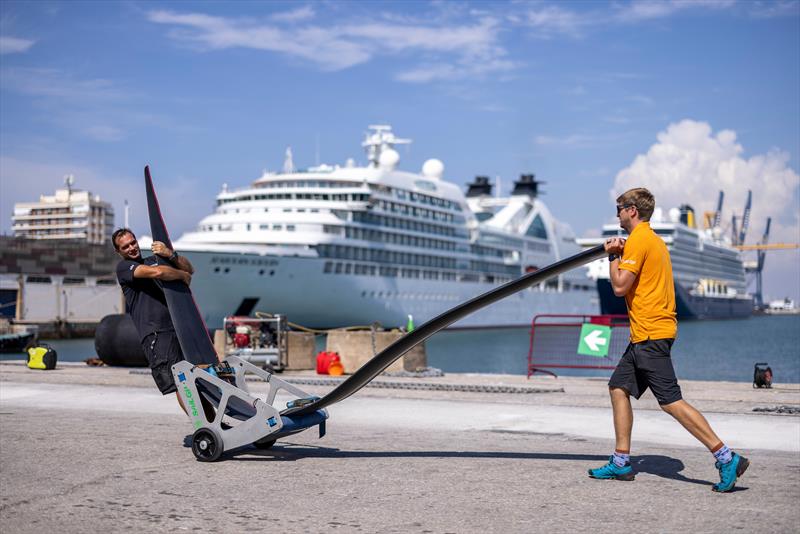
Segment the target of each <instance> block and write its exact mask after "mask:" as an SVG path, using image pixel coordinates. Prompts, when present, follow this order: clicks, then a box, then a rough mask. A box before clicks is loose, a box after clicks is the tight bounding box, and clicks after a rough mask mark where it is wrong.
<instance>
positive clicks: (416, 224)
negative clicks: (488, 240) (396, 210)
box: [353, 211, 468, 238]
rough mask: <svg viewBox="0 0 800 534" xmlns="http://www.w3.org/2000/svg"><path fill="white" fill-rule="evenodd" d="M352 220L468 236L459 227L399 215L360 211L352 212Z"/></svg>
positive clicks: (415, 230) (455, 235) (432, 232)
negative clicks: (391, 215) (388, 215)
mask: <svg viewBox="0 0 800 534" xmlns="http://www.w3.org/2000/svg"><path fill="white" fill-rule="evenodd" d="M353 222H359V223H364V224H374V225H377V226H385V227H387V228H400V229H403V230H411V231H414V232H420V233H423V234H435V235H444V236H449V237H463V238H467V237H468V235H467V233H466V231H465V230H462V229H461V228H460V227H452V226H442V225H439V224H431V223H426V222H420V221H414V220H408V219H401V218H399V217H387V216H385V215H376V214H374V213H365V212H360V211H357V212H354V213H353Z"/></svg>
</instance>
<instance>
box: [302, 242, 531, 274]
mask: <svg viewBox="0 0 800 534" xmlns="http://www.w3.org/2000/svg"><path fill="white" fill-rule="evenodd" d="M316 249H317V252H318V254H319V255H320V257H322V258H335V259H343V260H356V261H368V262H376V263H384V264H385V263H388V264H392V265H411V266H421V267H433V268H442V269H465V270H467V269H469V270H471V271H480V272H487V273H492V275H493V276H498V275H499V276H507V277H511V278H514V277H516V276H519V274H520V269H519V267H518V266H515V265H504V264H501V263H490V262H487V261H478V260H471V261H470V262H469V264H468V265H467V264H466V263H461V264H459V263H457V262H456V260H455V259H454V258H444V257H440V256H428V255H424V254H410V253H406V252H397V251H393V250H374V249H369V248H361V247H349V246H346V245H328V244H322V245H317V246H316ZM511 278H509V279H511Z"/></svg>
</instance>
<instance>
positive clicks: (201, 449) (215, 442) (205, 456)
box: [192, 428, 223, 462]
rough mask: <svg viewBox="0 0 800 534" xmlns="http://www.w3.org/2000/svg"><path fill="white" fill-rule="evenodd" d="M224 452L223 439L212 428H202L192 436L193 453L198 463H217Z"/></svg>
mask: <svg viewBox="0 0 800 534" xmlns="http://www.w3.org/2000/svg"><path fill="white" fill-rule="evenodd" d="M222 450H223V446H222V438H220V437H219V435H218V434H217V433H216V432H214V431H213V430H211V429H210V428H201V429H199V430H196V431H195V433H194V434H192V452H193V453H194V457H195V458H197V460H198V461H200V462H216V461H217V460H219V457H220V456H222Z"/></svg>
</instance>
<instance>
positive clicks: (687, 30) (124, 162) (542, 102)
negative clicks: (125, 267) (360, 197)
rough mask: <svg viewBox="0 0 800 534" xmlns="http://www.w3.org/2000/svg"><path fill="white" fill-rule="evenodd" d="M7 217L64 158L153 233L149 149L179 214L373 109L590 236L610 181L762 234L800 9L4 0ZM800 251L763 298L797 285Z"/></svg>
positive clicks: (795, 201) (787, 209)
mask: <svg viewBox="0 0 800 534" xmlns="http://www.w3.org/2000/svg"><path fill="white" fill-rule="evenodd" d="M0 9H1V11H0V197H2V198H0V228H1V229H2V231H4V232H8V231H9V230H10V216H11V210H12V207H13V203H14V202H20V201H30V200H33V199H35V198H37V197H38V195H39V194H42V193H48V194H49V193H51V192H52V191H53V190H54V189H55V188H56V187H59V186H60V185H61V182H62V177H63V176H64V175H65V174H68V173H71V174H74V175H75V177H76V186H77V187H78V188H85V189H89V190H91V191H92V192H93V193H96V194H99V195H101V196H102V197H103V198H105V199H108V200H110V201H111V202H112V203H113V204H114V205H115V207H116V210H117V222H118V223H121V222H122V211H123V210H122V205H123V201H124V199H128V200H129V201H130V202H131V206H132V211H131V213H132V221H131V225H132V226H133V227H134V229H135V230H139V231H142V232H144V231H146V224H147V222H146V218H145V211H144V201H143V188H142V187H141V185H142V182H141V173H142V167H143V166H144V165H145V164H147V163H149V164H150V165H151V166H152V169H153V173H154V178H155V180H156V185H157V187H158V189H159V191H160V194H161V197H162V204H164V209H165V212H166V214H165V217H166V219H167V222H168V224H169V226H170V227H171V232H172V234H174V235H176V236H177V235H180V234H181V233H182V232H183V231H185V230H188V229H190V228H192V227H193V226H194V224H195V223H196V222H197V221H198V220H199V219H200V218H201V217H202V216H203V215H205V214H206V213H207V212H208V211H209V210H210V208H211V206H212V204H213V199H214V195H215V194H216V193H217V192H218V191H219V190H220V186H221V184H222V183H223V182H226V183H228V184H230V185H231V186H244V185H246V184H247V183H249V182H250V181H251V180H253V179H255V178H257V177H258V176H259V175H260V174H261V172H262V170H263V169H279V168H280V166H281V164H282V160H283V153H284V150H285V148H286V147H287V146H291V147H292V149H293V152H294V155H295V162H296V164H297V165H298V166H301V167H302V166H307V165H313V164H315V163H316V160H317V154H319V160H320V161H321V162H326V163H343V162H344V160H345V159H346V158H348V157H354V158H356V159H357V160H360V161H362V162H363V160H364V158H363V154H362V153H361V148H360V142H361V139H362V136H363V133H364V132H365V130H366V127H367V125H369V124H374V123H388V124H391V125H392V126H393V127H394V130H395V132H396V134H397V135H399V136H402V137H409V138H412V139H413V140H414V143H413V144H412V145H411V146H410V147H409V148H408V149H406V148H405V147H403V148H401V149H400V154H401V157H402V160H401V168H404V169H406V170H412V171H416V170H419V169H420V168H421V165H422V163H423V162H424V161H425V160H426V159H428V158H431V157H436V158H439V159H441V160H442V161H443V162H444V164H445V177H446V179H448V180H450V181H453V182H456V183H459V184H463V183H466V182H467V181H469V180H471V179H472V178H473V177H474V176H475V175H477V174H485V175H489V176H491V177H496V176H499V177H501V180H502V184H503V188H504V189H506V190H507V188H508V187H509V186H510V183H511V181H512V180H513V179H515V178H516V177H517V176H518V175H519V174H521V173H528V172H534V173H536V174H537V176H538V177H539V178H540V179H542V180H544V181H546V182H547V184H546V186H545V187H544V190H545V191H546V195H545V197H544V200H545V201H546V202H547V203H548V205H549V206H550V208H551V209H552V211H553V212H554V213H555V214H556V215H557V216H558V217H559V218H561V219H562V220H565V221H566V222H568V223H569V224H571V226H572V227H573V229H574V230H575V231H576V232H577V233H578V234H579V235H585V234H588V233H591V232H592V231H596V230H597V229H598V228H599V227H600V225H602V224H603V223H604V222H608V221H609V220H610V219H611V217H610V215H613V212H612V210H613V200H612V199H613V196H614V194H615V193H618V192H621V191H622V190H624V189H625V188H627V187H628V186H630V185H632V184H636V185H639V184H642V185H645V186H647V187H650V188H651V189H652V190H653V191H654V193H655V194H656V199H657V201H659V203H660V204H662V205H664V207H671V206H672V205H675V204H677V203H680V202H689V203H691V204H693V205H694V206H695V208H697V209H698V211H703V210H705V209H713V205H714V203H715V201H716V197H717V191H718V190H719V189H720V188H724V189H725V191H726V201H727V204H726V207H725V208H726V213H725V216H724V219H725V220H726V221H729V220H730V214H731V211H730V210H731V209H735V210H736V211H738V212H741V210H742V207H743V204H744V197H745V195H746V191H747V189H753V192H754V201H753V203H754V211H753V220H752V226H751V232H750V239H748V240H749V241H755V240H757V239H758V237H759V236H760V234H761V232H762V229H763V224H764V218H765V217H766V216H767V215H771V216H772V217H773V237H772V241H778V240H780V241H791V242H798V241H800V219H799V217H800V186H799V185H798V184H800V179H798V168H800V167H799V166H798V160H799V159H800V96H799V95H800V4H799V3H798V2H795V1H777V2H753V1H750V2H739V1H735V0H698V1H683V0H674V1H669V2H629V1H615V2H608V3H603V2H546V1H542V2H538V1H535V2H509V3H501V2H472V3H469V2H396V3H392V2H311V3H304V2H271V3H256V2H224V3H211V2H92V3H82V2H13V1H5V0H4V2H3V3H2V6H1V7H0ZM797 265H800V252H773V253H770V255H769V256H768V258H767V269H768V272H767V282H766V293H767V295H768V296H771V297H775V298H777V297H783V296H786V295H788V296H791V297H793V298H795V299H798V297H800V272H799V271H798V267H797Z"/></svg>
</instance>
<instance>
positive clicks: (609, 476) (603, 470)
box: [589, 456, 636, 481]
mask: <svg viewBox="0 0 800 534" xmlns="http://www.w3.org/2000/svg"><path fill="white" fill-rule="evenodd" d="M589 476H590V477H591V478H599V479H602V480H625V481H629V480H633V479H634V478H636V475H635V474H634V473H633V468H632V467H631V464H629V463H627V464H625V465H624V466H622V467H618V466H617V464H615V463H614V457H613V456H611V457H610V458H609V459H608V463H607V464H606V465H604V466H603V467H598V468H597V469H589Z"/></svg>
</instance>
